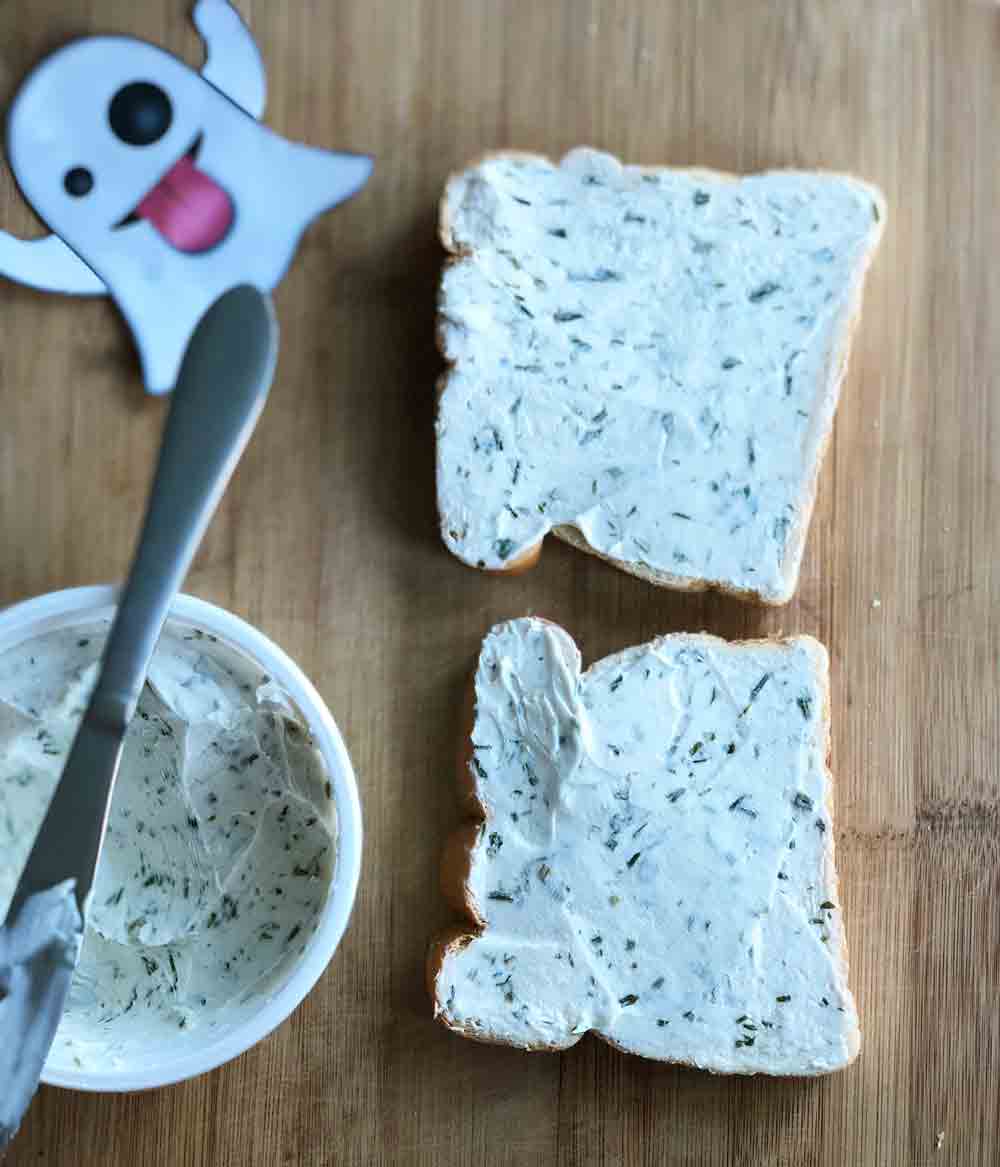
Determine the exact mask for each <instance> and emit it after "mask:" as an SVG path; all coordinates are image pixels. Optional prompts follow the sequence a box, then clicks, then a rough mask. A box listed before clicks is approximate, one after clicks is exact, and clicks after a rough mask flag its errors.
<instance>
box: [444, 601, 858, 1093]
mask: <svg viewBox="0 0 1000 1167" xmlns="http://www.w3.org/2000/svg"><path fill="white" fill-rule="evenodd" d="M826 687H827V661H826V653H825V652H824V650H823V648H822V647H821V646H820V645H819V644H818V643H817V642H816V641H815V640H812V639H810V638H809V637H796V638H794V639H792V640H788V641H770V642H768V641H752V642H749V643H746V644H727V643H726V642H725V641H722V640H719V639H717V638H715V637H712V636H706V635H673V636H667V637H664V638H662V639H660V640H657V641H654V642H653V643H652V644H648V645H643V646H640V647H637V648H632V649H628V650H626V651H625V652H622V653H619V654H617V655H615V656H612V657H608V658H606V659H605V660H603V661H600V662H598V663H597V664H595V665H594V666H593V667H591V668H590V669H588V670H587V671H586V672H581V662H580V653H579V651H578V650H577V648H576V645H575V644H574V643H573V642H572V640H571V639H570V638H569V636H568V635H567V634H566V633H565V632H563V630H562V629H560V628H558V627H556V626H555V625H552V624H548V623H546V622H544V621H540V620H537V619H522V620H513V621H510V622H509V623H507V624H503V625H499V626H498V627H497V628H495V629H493V631H492V632H491V633H490V635H489V636H488V637H487V639H486V641H485V642H484V645H483V649H482V655H481V656H480V661H479V668H478V672H477V675H476V718H475V727H474V730H473V734H472V755H471V758H472V760H471V770H470V776H471V778H472V780H473V782H474V787H475V792H476V797H477V799H478V800H479V803H480V805H481V807H482V810H483V813H484V816H485V821H484V823H483V824H482V827H481V829H480V831H479V834H478V837H477V839H476V841H475V843H474V844H473V846H472V850H471V855H470V867H469V872H468V875H467V878H466V883H465V893H466V896H467V904H468V907H469V909H470V911H471V913H472V914H474V915H475V916H476V917H477V918H478V920H479V922H480V924H481V926H482V931H481V933H480V934H479V935H476V936H474V937H473V936H472V935H469V936H468V937H467V938H466V939H465V940H464V941H461V940H460V941H458V942H456V943H453V944H452V945H451V946H450V947H449V948H448V950H447V953H446V955H445V957H444V959H443V961H442V963H441V966H440V969H439V971H438V972H437V975H436V978H435V989H436V999H437V1003H438V1004H437V1007H438V1012H439V1014H440V1015H443V1017H444V1020H445V1021H446V1022H447V1024H448V1025H450V1026H452V1027H453V1028H456V1029H459V1030H460V1031H462V1032H463V1033H466V1034H469V1035H473V1036H477V1037H481V1038H486V1039H490V1040H496V1041H503V1042H507V1043H510V1044H513V1045H518V1046H522V1047H536V1048H538V1047H549V1048H564V1047H565V1046H568V1045H572V1044H573V1043H574V1042H576V1041H578V1040H579V1039H580V1037H582V1036H583V1034H585V1033H586V1032H588V1031H589V1030H595V1031H597V1032H599V1033H600V1034H601V1035H602V1036H604V1037H605V1038H607V1039H608V1040H609V1041H611V1042H612V1043H614V1044H615V1045H617V1046H619V1047H620V1048H623V1049H626V1050H630V1051H632V1052H635V1053H639V1054H642V1055H644V1056H646V1057H651V1058H659V1059H663V1060H668V1061H680V1062H687V1063H690V1064H693V1065H696V1066H702V1067H704V1068H708V1069H711V1070H715V1071H718V1072H723V1073H731V1072H740V1073H770V1074H814V1073H823V1072H827V1071H829V1070H832V1069H836V1068H838V1067H840V1066H843V1065H845V1064H846V1063H847V1062H849V1061H850V1060H851V1058H852V1057H853V1056H854V1055H855V1054H856V1053H857V1050H858V1044H859V1037H858V1021H857V1013H856V1011H855V1005H854V1000H853V998H852V996H851V993H850V990H849V988H848V986H847V963H846V950H845V942H844V934H843V928H842V924H841V918H840V905H839V897H838V895H837V883H836V873H835V870H834V862H833V833H832V820H831V806H830V793H831V792H830V786H831V780H830V775H829V772H828V771H827V768H826V754H827V747H828V733H829V722H828V720H827V715H826V710H825V706H826V700H827V698H826Z"/></svg>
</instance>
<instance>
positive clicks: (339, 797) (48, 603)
mask: <svg viewBox="0 0 1000 1167" xmlns="http://www.w3.org/2000/svg"><path fill="white" fill-rule="evenodd" d="M119 592H120V588H118V587H116V586H113V585H109V584H99V585H94V586H87V587H76V588H66V589H64V590H61V591H56V592H48V593H46V594H45V595H41V596H36V597H34V598H32V599H28V600H23V601H20V602H18V603H16V604H13V605H11V606H10V607H8V608H5V609H3V610H2V611H0V651H3V650H4V649H5V648H6V647H8V646H13V645H14V644H17V643H20V642H21V641H22V640H24V639H27V637H29V636H31V635H40V634H41V633H43V632H44V631H46V630H47V629H50V628H51V629H54V628H57V627H66V626H67V625H72V623H73V622H74V621H73V620H72V619H68V620H67V617H73V616H79V618H80V619H81V620H99V619H103V618H105V617H107V616H110V615H112V614H113V611H114V607H115V604H116V601H117V597H118V594H119ZM168 619H175V620H179V621H181V622H182V623H187V624H193V625H196V626H198V627H200V628H203V629H204V630H205V631H207V632H211V633H212V634H213V635H216V636H218V637H219V639H220V640H222V641H223V642H225V643H226V644H227V645H229V646H230V647H232V648H234V649H236V650H237V651H238V652H242V653H243V654H244V655H246V656H249V657H250V658H251V659H252V660H253V661H254V662H255V663H256V664H259V665H261V666H262V667H263V670H264V671H265V672H267V673H269V674H270V675H271V676H272V677H273V678H274V680H275V681H277V683H278V684H279V685H280V686H281V688H282V689H284V691H285V692H286V693H287V694H288V695H289V696H290V697H291V698H292V700H293V701H294V702H295V704H296V705H297V706H298V708H299V710H300V712H301V713H302V715H303V717H304V719H305V721H306V723H307V725H308V726H309V729H310V731H311V733H312V735H313V738H314V740H315V742H316V745H317V748H318V749H319V751H320V753H321V754H322V756H323V760H324V762H325V763H326V766H327V770H328V773H329V777H330V782H331V785H332V787H333V801H334V807H335V809H336V815H337V854H336V861H335V868H334V874H333V879H332V881H331V883H330V892H329V895H328V898H327V902H326V906H325V907H324V909H323V912H322V914H321V916H320V918H319V922H318V925H317V928H316V931H315V932H314V933H313V935H312V936H311V937H310V940H309V943H308V944H307V946H306V949H305V952H304V953H303V954H302V955H301V956H300V957H299V959H298V960H297V961H296V962H295V963H294V964H293V965H292V967H291V970H290V971H289V973H288V975H287V976H286V978H285V980H284V981H283V982H282V983H281V984H280V985H279V987H278V988H276V989H275V990H273V991H272V992H270V993H268V994H266V995H265V996H263V997H262V998H261V1007H260V1008H259V1009H258V1010H256V1011H255V1012H254V1013H252V1014H250V1015H249V1016H248V1017H247V1018H245V1019H244V1020H243V1021H241V1022H239V1023H238V1024H236V1025H234V1026H233V1028H232V1029H231V1030H229V1031H228V1032H226V1033H224V1034H221V1035H220V1036H218V1037H217V1038H215V1039H214V1040H211V1041H209V1042H207V1043H206V1044H205V1045H203V1046H199V1047H197V1048H195V1049H192V1050H191V1051H190V1052H185V1053H183V1054H179V1055H176V1056H171V1057H168V1058H165V1059H164V1060H163V1061H161V1062H159V1063H156V1064H155V1065H153V1066H147V1065H141V1066H136V1067H127V1068H114V1069H111V1068H109V1069H107V1070H101V1071H94V1070H83V1069H80V1070H72V1069H66V1068H51V1069H50V1068H49V1066H48V1064H46V1066H45V1068H44V1069H43V1071H42V1076H41V1081H42V1082H43V1083H45V1084H46V1085H49V1086H60V1087H64V1088H66V1089H71V1090H85V1091H94V1092H101V1093H124V1092H129V1091H136V1090H150V1089H154V1088H156V1087H160V1086H168V1085H171V1084H173V1083H175V1082H183V1081H186V1080H188V1079H189V1078H194V1077H197V1076H198V1075H200V1074H204V1073H207V1072H208V1071H209V1070H214V1069H216V1068H217V1067H218V1066H221V1065H223V1064H224V1063H225V1062H228V1061H230V1060H231V1059H233V1058H235V1057H238V1056H239V1055H240V1054H242V1053H245V1052H246V1051H247V1050H248V1049H250V1048H251V1047H252V1046H254V1045H256V1044H257V1043H258V1042H259V1041H261V1040H263V1038H265V1037H266V1036H267V1035H268V1034H269V1033H271V1032H272V1031H273V1030H274V1029H276V1028H277V1027H278V1026H279V1025H280V1024H281V1023H282V1022H283V1021H285V1020H286V1019H287V1018H288V1017H289V1016H290V1015H291V1014H292V1013H293V1012H294V1011H295V1009H296V1008H298V1006H299V1005H300V1004H301V1003H302V1001H303V1000H304V999H305V997H306V995H307V994H308V993H309V992H310V991H311V990H312V988H313V987H314V986H315V984H316V982H317V981H318V980H319V978H320V977H321V976H322V975H323V973H324V971H325V970H326V968H327V966H328V965H329V963H330V961H331V960H332V958H333V956H334V953H335V952H336V950H337V948H338V947H339V945H340V941H341V939H342V937H343V935H344V932H345V931H346V929H347V925H348V921H349V920H350V916H351V911H352V908H353V906H354V901H355V898H356V896H357V890H358V883H359V880H360V876H361V852H362V820H361V802H360V797H359V794H358V786H357V779H356V777H355V774H354V768H353V766H352V764H351V759H350V756H349V755H348V752H347V747H346V746H345V744H344V740H343V738H342V737H341V734H340V730H339V729H338V727H337V723H336V722H335V721H334V719H333V715H332V714H331V713H330V710H329V709H328V708H327V706H326V703H325V702H324V701H323V698H322V697H321V696H320V695H319V693H318V692H317V690H316V689H315V687H314V686H313V684H312V682H311V681H310V680H309V679H308V678H307V677H306V675H305V673H303V672H302V670H301V669H300V668H299V666H298V665H297V664H296V663H295V662H294V661H293V660H292V659H291V657H289V656H288V655H287V654H286V653H285V652H284V651H283V650H282V649H280V648H279V647H278V646H277V645H276V644H275V643H274V642H273V641H272V640H270V639H269V638H268V637H267V636H265V635H264V633H263V632H261V631H259V630H258V629H257V628H255V627H253V625H251V624H249V623H247V621H245V620H243V619H242V618H241V617H239V616H236V615H234V614H233V613H232V612H229V611H227V610H226V609H225V608H221V607H219V606H218V605H216V604H212V603H210V602H209V601H207V600H200V599H198V598H196V597H195V596H190V595H187V594H185V593H179V594H178V595H177V596H176V597H175V599H174V602H173V603H172V604H171V608H170V614H169V616H168ZM194 1032H195V1033H197V1030H195V1031H194Z"/></svg>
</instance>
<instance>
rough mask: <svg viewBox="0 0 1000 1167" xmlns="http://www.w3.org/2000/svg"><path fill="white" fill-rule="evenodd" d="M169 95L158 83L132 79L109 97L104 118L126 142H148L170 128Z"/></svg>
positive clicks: (159, 136)
mask: <svg viewBox="0 0 1000 1167" xmlns="http://www.w3.org/2000/svg"><path fill="white" fill-rule="evenodd" d="M172 120H173V111H172V110H171V108H170V98H169V97H167V95H166V94H165V93H164V92H163V90H162V89H161V88H160V87H159V86H158V85H152V84H151V83H150V82H148V81H133V82H132V84H131V85H126V86H125V87H124V88H123V89H119V90H118V92H117V93H116V94H115V95H114V97H113V98H112V99H111V105H110V107H109V108H108V121H109V122H110V123H111V129H112V130H113V131H114V134H115V137H117V138H120V139H121V141H123V142H124V143H125V144H126V145H128V146H151V145H152V144H153V143H154V142H158V141H159V140H160V138H162V137H163V135H164V134H165V133H166V132H167V130H169V129H170V123H171V121H172Z"/></svg>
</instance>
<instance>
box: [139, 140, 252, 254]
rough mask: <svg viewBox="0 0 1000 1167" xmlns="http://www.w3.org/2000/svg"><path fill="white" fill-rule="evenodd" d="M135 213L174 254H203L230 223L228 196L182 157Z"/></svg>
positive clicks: (231, 216)
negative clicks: (176, 250) (185, 252)
mask: <svg viewBox="0 0 1000 1167" xmlns="http://www.w3.org/2000/svg"><path fill="white" fill-rule="evenodd" d="M135 213H136V214H137V215H138V216H139V218H140V219H145V220H146V221H147V222H149V223H152V225H153V226H154V227H155V228H156V229H157V231H159V233H160V234H161V235H162V236H163V237H164V239H166V240H167V241H168V242H169V243H172V244H173V245H174V247H176V248H177V249H178V251H188V252H192V251H207V250H208V248H209V247H214V246H215V245H216V243H218V242H219V240H220V239H222V238H223V237H224V236H225V234H226V232H227V231H228V230H229V226H230V224H231V223H232V221H233V204H232V200H231V199H230V198H229V195H227V194H226V192H225V191H224V190H223V189H222V187H221V186H219V184H218V183H217V182H215V180H214V179H211V178H209V177H208V175H207V174H206V173H205V172H204V171H203V170H199V169H198V167H197V166H195V164H194V162H193V161H192V159H191V158H190V157H188V156H187V155H185V156H184V157H183V158H182V159H181V160H180V162H178V163H177V165H176V166H174V167H173V168H172V169H171V170H169V171H168V172H167V173H166V174H165V175H164V176H163V178H161V179H160V181H159V182H158V183H157V184H156V186H154V187H153V189H152V190H151V191H150V192H149V194H148V195H146V197H145V198H144V199H143V200H142V202H141V203H140V204H139V205H138V206H137V207H136V209H135Z"/></svg>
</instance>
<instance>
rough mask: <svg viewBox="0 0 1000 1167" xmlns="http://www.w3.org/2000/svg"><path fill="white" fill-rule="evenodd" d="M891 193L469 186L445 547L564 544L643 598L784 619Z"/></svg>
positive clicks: (454, 245)
mask: <svg viewBox="0 0 1000 1167" xmlns="http://www.w3.org/2000/svg"><path fill="white" fill-rule="evenodd" d="M884 217H885V204H884V201H883V199H882V196H881V195H880V194H879V192H878V191H877V190H876V189H875V188H874V187H871V186H868V185H867V184H865V183H863V182H860V181H857V180H855V179H851V178H846V177H843V176H840V175H829V174H809V173H799V172H791V171H790V172H779V173H773V174H763V175H753V176H750V177H746V178H741V179H739V180H731V179H730V178H728V177H726V176H719V175H712V174H710V173H705V172H686V171H678V170H669V169H660V170H645V169H641V168H639V167H633V166H625V167H623V166H621V165H619V163H618V162H617V161H616V160H615V159H613V158H611V157H609V156H608V155H606V154H600V153H597V152H596V151H593V150H576V151H573V152H572V153H571V154H569V155H567V157H566V158H565V159H564V160H563V162H562V164H561V165H553V164H552V163H550V162H548V161H547V160H545V159H542V158H532V157H529V156H524V155H498V156H492V157H490V158H487V159H486V160H484V161H483V162H481V163H480V164H479V165H477V166H475V167H473V168H471V169H470V170H468V171H466V172H465V173H464V174H461V175H459V176H457V177H455V178H453V179H452V181H451V182H450V183H449V185H448V188H447V192H446V194H445V199H444V205H443V210H442V224H443V230H444V235H445V239H446V242H447V244H448V246H449V248H450V249H451V250H452V251H453V252H454V253H455V254H456V257H457V258H456V259H455V262H453V263H451V264H449V265H448V267H447V268H446V269H445V273H444V277H443V283H442V290H441V324H440V330H441V340H442V344H443V347H444V351H445V355H446V357H447V359H448V360H449V361H450V362H451V363H452V364H453V366H454V367H453V368H452V370H451V372H450V373H449V375H448V377H447V379H446V382H445V386H444V390H443V393H442V395H441V399H440V405H439V412H438V420H437V442H438V445H437V479H438V501H439V509H440V514H441V530H442V535H443V538H444V540H445V543H446V544H447V546H448V547H449V548H450V550H451V551H452V552H454V554H455V555H457V556H458V557H459V558H460V559H462V560H464V561H465V562H466V563H469V564H472V565H477V566H479V567H483V568H487V569H490V570H503V569H504V568H506V567H509V566H510V565H511V564H512V563H515V562H516V561H517V560H518V559H519V558H520V557H521V556H524V555H526V554H527V553H528V552H530V551H531V550H532V549H533V548H536V547H537V546H538V544H539V543H540V542H541V540H542V539H543V538H544V537H545V535H546V534H547V533H548V532H549V531H552V532H554V533H555V534H556V535H559V536H561V537H563V538H566V539H569V540H570V541H571V542H575V543H578V544H580V545H582V546H584V547H586V548H589V549H590V550H592V551H594V552H595V553H596V554H598V555H601V556H603V557H604V558H607V559H609V560H611V561H612V562H614V563H615V564H616V565H617V566H619V567H622V568H624V570H626V571H631V572H632V573H633V574H637V575H640V576H642V577H643V578H647V579H653V580H655V581H656V582H658V583H661V584H666V585H668V586H674V587H680V588H693V587H704V586H705V585H706V584H708V585H714V586H717V587H721V588H726V589H729V590H733V591H738V592H742V593H748V594H752V595H757V596H760V597H761V598H763V599H764V600H766V601H767V602H770V603H783V602H785V601H787V600H788V599H789V598H790V596H791V594H792V592H793V590H794V588H795V583H796V579H797V576H798V568H799V560H800V559H801V555H802V545H803V540H804V538H805V532H806V528H807V526H808V522H809V514H810V511H811V508H812V496H813V491H814V488H815V481H816V473H817V468H818V466H819V461H820V457H821V454H822V450H823V447H824V446H825V443H826V439H827V436H828V433H829V430H830V426H831V424H832V420H833V411H834V408H835V406H836V402H837V393H838V387H839V383H840V378H841V376H842V375H843V371H844V364H845V360H846V355H847V347H848V338H849V332H850V326H851V322H852V320H853V318H854V317H855V315H856V313H857V310H858V306H859V298H860V293H861V282H862V277H863V275H864V272H865V269H866V267H867V265H868V262H869V260H870V258H871V255H872V253H873V251H874V249H875V246H876V244H877V242H878V239H879V236H880V234H881V231H882V226H883V220H884Z"/></svg>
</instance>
